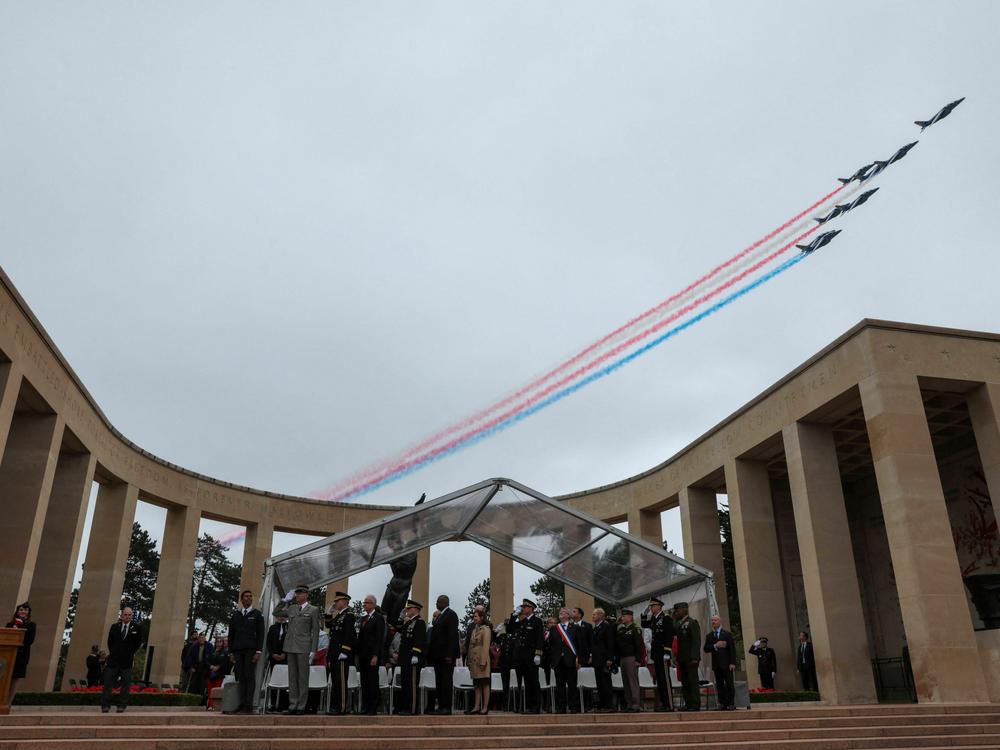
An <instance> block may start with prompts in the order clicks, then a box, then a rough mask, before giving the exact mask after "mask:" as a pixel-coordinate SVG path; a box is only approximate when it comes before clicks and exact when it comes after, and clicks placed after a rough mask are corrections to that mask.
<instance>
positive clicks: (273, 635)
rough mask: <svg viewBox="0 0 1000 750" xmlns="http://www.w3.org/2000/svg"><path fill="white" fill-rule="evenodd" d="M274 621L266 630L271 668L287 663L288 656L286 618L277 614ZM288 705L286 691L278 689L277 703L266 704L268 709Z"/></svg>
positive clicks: (282, 708)
mask: <svg viewBox="0 0 1000 750" xmlns="http://www.w3.org/2000/svg"><path fill="white" fill-rule="evenodd" d="M275 620H277V622H275V623H274V624H273V625H272V626H271V627H270V628H268V631H267V661H268V664H270V666H271V669H272V670H273V669H274V668H275V667H276V666H278V665H279V664H285V665H287V664H288V657H287V656H285V633H287V632H288V618H287V617H285V616H284V615H278V616H277V617H276V618H275ZM287 705H288V693H287V692H285V691H283V690H279V691H278V699H277V703H275V704H274V705H273V706H268V707H267V710H268V711H283V710H284V709H285V707H286V706H287Z"/></svg>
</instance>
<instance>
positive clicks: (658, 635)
mask: <svg viewBox="0 0 1000 750" xmlns="http://www.w3.org/2000/svg"><path fill="white" fill-rule="evenodd" d="M650 604H659V605H660V606H661V607H662V606H663V602H662V601H661V600H660V599H651V600H650ZM642 626H643V627H644V628H649V629H650V631H651V632H652V638H651V639H650V644H649V658H650V660H651V661H652V663H653V671H654V672H655V674H656V697H657V698H658V699H659V702H660V705H659V708H660V710H662V711H670V710H671V709H673V707H674V702H673V698H674V696H673V695H672V689H671V687H672V686H671V684H670V661H671V659H672V658H673V647H674V621H673V620H671V619H670V617H669V615H667V613H666V612H664V611H663V610H662V609H661V610H660V613H659V614H657V615H652V614H651V615H650V616H649V617H646V618H643V621H642Z"/></svg>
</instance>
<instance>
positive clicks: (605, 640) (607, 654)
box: [590, 607, 615, 714]
mask: <svg viewBox="0 0 1000 750" xmlns="http://www.w3.org/2000/svg"><path fill="white" fill-rule="evenodd" d="M591 619H592V620H593V622H594V634H593V640H592V641H591V642H590V666H592V667H593V668H594V681H595V682H596V683H597V697H598V702H599V703H600V705H599V706H598V707H597V708H595V709H594V710H595V711H596V712H598V713H605V714H606V713H611V712H612V711H614V710H615V709H614V703H613V701H612V694H611V666H612V664H614V661H615V628H614V626H613V625H612V624H611V623H610V622H608V621H607V619H606V615H605V612H604V610H603V609H601V608H600V607H598V608H597V609H595V610H594V614H593V615H592V616H591Z"/></svg>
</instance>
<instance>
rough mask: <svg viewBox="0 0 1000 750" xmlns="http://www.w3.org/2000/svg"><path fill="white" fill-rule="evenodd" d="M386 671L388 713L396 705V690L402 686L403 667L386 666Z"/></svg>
mask: <svg viewBox="0 0 1000 750" xmlns="http://www.w3.org/2000/svg"><path fill="white" fill-rule="evenodd" d="M385 669H386V671H387V672H388V673H389V678H388V680H389V715H390V716H391V715H392V712H393V711H394V710H395V705H396V691H397V690H400V689H402V686H403V681H402V678H403V669H402V668H401V667H386V668H385Z"/></svg>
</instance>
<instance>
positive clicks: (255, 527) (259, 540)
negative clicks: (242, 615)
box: [240, 519, 274, 614]
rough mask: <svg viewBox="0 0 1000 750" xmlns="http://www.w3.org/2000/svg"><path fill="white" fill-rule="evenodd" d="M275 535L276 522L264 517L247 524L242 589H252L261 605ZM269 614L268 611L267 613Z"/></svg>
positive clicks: (258, 603)
mask: <svg viewBox="0 0 1000 750" xmlns="http://www.w3.org/2000/svg"><path fill="white" fill-rule="evenodd" d="M273 537H274V523H272V522H271V521H270V520H267V519H263V520H261V521H258V522H257V523H251V524H247V535H246V537H244V539H243V572H242V574H241V575H240V591H246V590H247V589H250V590H251V591H252V592H253V600H254V602H255V603H256V604H257V606H260V603H261V596H262V593H261V592H262V591H263V589H264V561H265V560H267V558H269V557H270V556H271V541H272V539H273ZM265 614H268V613H265Z"/></svg>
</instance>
